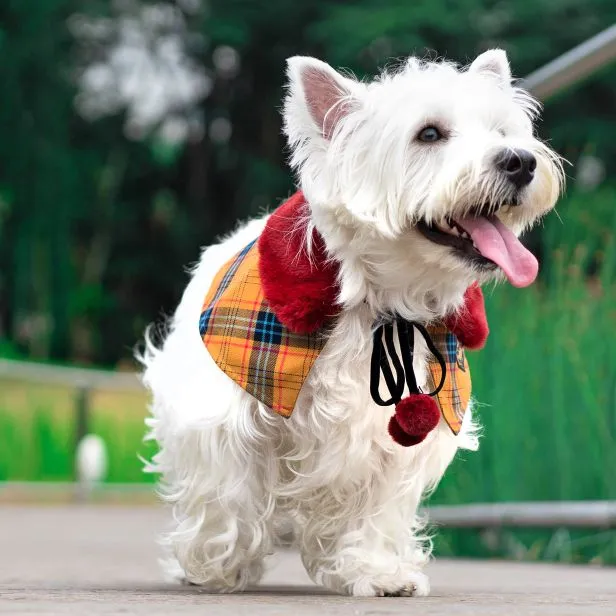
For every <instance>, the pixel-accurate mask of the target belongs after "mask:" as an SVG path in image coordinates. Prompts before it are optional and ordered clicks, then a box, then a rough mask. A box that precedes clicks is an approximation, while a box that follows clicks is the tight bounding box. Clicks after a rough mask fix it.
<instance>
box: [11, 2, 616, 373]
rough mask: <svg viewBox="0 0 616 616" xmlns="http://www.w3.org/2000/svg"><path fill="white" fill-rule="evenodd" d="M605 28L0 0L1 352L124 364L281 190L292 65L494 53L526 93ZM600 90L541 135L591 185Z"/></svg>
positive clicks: (590, 88) (481, 6) (598, 82)
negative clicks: (11, 347)
mask: <svg viewBox="0 0 616 616" xmlns="http://www.w3.org/2000/svg"><path fill="white" fill-rule="evenodd" d="M615 21H616V4H615V3H614V2H613V0H590V1H589V2H587V3H585V4H584V5H583V6H582V5H581V4H580V3H576V2H573V1H572V0H533V1H531V0H519V1H518V2H515V3H513V2H503V1H493V0H491V1H488V0H461V1H459V2H452V1H451V0H431V1H430V2H415V3H411V2H407V1H406V0H387V1H385V2H384V1H383V0H357V1H356V2H353V3H343V2H336V1H334V0H304V1H303V2H301V3H298V2H291V1H290V0H271V1H270V2H267V3H263V2H258V1H257V0H252V1H251V0H209V1H208V2H201V1H200V0H176V1H175V2H171V1H167V2H164V1H162V0H161V1H157V2H138V1H137V0H114V2H111V3H109V2H106V1H105V2H103V1H101V0H19V1H17V0H8V1H7V2H5V3H4V4H3V5H2V6H0V52H1V53H2V57H3V58H10V62H6V61H5V62H2V63H0V83H2V86H3V92H4V97H3V102H2V105H0V127H1V129H2V135H3V139H2V141H1V142H0V338H1V337H2V336H4V337H5V338H7V339H9V340H10V341H12V342H13V343H14V344H15V345H17V346H18V347H19V348H20V349H21V351H22V352H23V353H26V354H29V355H32V356H37V357H52V358H54V359H72V360H80V361H96V362H101V363H106V364H113V363H115V362H117V361H118V360H119V359H120V358H125V357H128V356H130V354H131V348H130V345H131V344H132V342H133V341H135V340H137V339H138V338H139V337H140V336H141V333H142V330H143V328H144V327H145V325H146V324H147V323H148V322H149V321H152V320H157V319H158V318H159V317H160V316H161V315H162V314H164V313H168V312H169V311H171V310H172V309H173V307H174V306H175V305H176V303H177V301H178V299H179V297H180V293H181V291H182V289H183V287H184V285H185V283H186V279H187V277H186V276H182V275H181V271H182V267H184V266H185V265H187V264H190V263H191V262H194V261H195V260H196V259H197V258H198V255H199V248H200V246H202V245H204V244H207V243H208V242H211V241H212V240H213V239H214V238H215V237H216V236H217V235H220V234H223V233H226V232H228V231H229V230H230V229H232V228H233V226H234V225H235V221H236V220H237V219H238V218H244V217H247V216H251V215H255V214H258V213H259V212H260V211H262V209H264V208H266V207H273V206H275V205H276V204H277V202H278V200H279V199H281V198H283V197H285V196H286V195H287V194H288V193H289V192H290V191H291V190H292V188H293V181H292V178H291V177H290V174H289V172H288V169H287V168H286V166H285V155H286V153H285V149H284V142H283V139H282V137H281V134H280V117H279V111H278V110H279V107H280V101H281V98H282V95H283V89H282V88H283V82H284V71H285V59H286V58H287V57H288V56H292V55H295V54H305V55H316V56H319V57H322V58H325V59H327V60H328V61H329V62H330V63H331V64H333V65H334V66H342V67H345V68H349V69H352V70H353V71H355V72H356V73H357V74H358V75H360V76H363V75H366V74H373V73H374V72H375V71H376V70H377V69H378V67H382V66H384V65H385V64H386V63H387V62H388V61H389V58H392V57H393V58H395V57H401V56H405V55H408V54H409V53H416V54H419V55H426V54H428V55H430V56H431V57H434V55H435V54H434V51H431V50H438V52H439V53H440V54H443V55H445V56H447V57H448V58H451V59H454V60H458V61H460V62H462V63H465V62H467V61H469V60H470V59H472V58H473V57H474V56H475V55H476V54H477V53H478V52H480V51H482V50H483V49H485V48H488V47H492V46H502V47H504V48H506V49H507V51H508V52H509V57H510V59H511V62H512V65H513V67H514V69H515V72H516V73H517V74H518V75H524V74H527V73H528V72H530V71H532V70H534V69H535V68H538V67H539V66H541V65H542V64H544V63H545V62H547V61H549V60H551V59H553V58H554V57H555V56H557V55H558V54H560V53H562V52H564V51H567V50H568V49H570V48H571V47H573V46H574V45H576V44H578V43H580V42H582V41H583V40H585V39H587V38H588V37H590V36H592V35H593V34H596V33H597V32H599V31H600V30H602V29H603V28H604V27H606V26H607V25H609V24H610V23H613V22H615ZM615 76H616V72H615V70H614V68H612V69H610V70H607V71H605V72H604V74H602V75H600V76H597V77H595V78H593V79H592V80H590V81H589V83H587V84H586V85H585V87H583V88H578V89H576V90H575V91H574V92H570V93H568V94H567V95H566V96H562V97H561V98H560V99H559V100H556V101H554V102H553V103H550V105H549V107H548V109H547V110H546V114H545V121H544V124H543V126H542V127H541V132H542V135H543V136H544V137H549V138H550V139H551V141H552V142H553V145H554V146H555V147H556V148H557V149H558V150H559V151H561V152H562V153H563V154H564V155H565V156H567V158H569V159H570V160H571V161H573V162H576V161H577V160H578V159H579V158H580V156H582V155H592V157H591V158H590V159H589V158H588V156H587V157H586V158H587V160H592V161H595V167H596V166H597V165H599V166H600V167H601V166H602V167H603V168H602V170H601V172H600V173H599V174H598V175H597V172H595V176H596V177H599V176H601V177H603V176H605V177H608V178H609V177H610V175H613V172H614V166H615V165H616V162H615V161H616V151H615V150H616V141H615V140H614V139H613V138H612V137H613V133H614V115H613V114H614V111H613V110H614V109H615V108H616V86H615V85H614V84H615V83H616V80H615V79H614V77H615ZM586 167H588V168H590V167H592V165H590V167H589V165H588V164H587V165H586ZM591 171H592V169H591ZM589 173H590V172H588V173H586V175H587V176H588V175H589ZM590 175H592V174H590ZM608 192H609V191H608ZM605 194H608V193H605ZM610 194H611V193H610ZM562 215H563V216H564V217H566V206H564V207H563V209H562ZM549 224H551V223H549ZM546 237H555V234H553V233H552V234H547V236H546Z"/></svg>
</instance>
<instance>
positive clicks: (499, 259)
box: [456, 216, 539, 287]
mask: <svg viewBox="0 0 616 616" xmlns="http://www.w3.org/2000/svg"><path fill="white" fill-rule="evenodd" d="M456 222H457V223H458V224H459V225H460V226H461V227H462V228H463V229H464V230H465V231H466V232H467V233H469V234H470V236H471V237H472V238H473V242H474V243H475V248H477V250H478V251H479V252H480V253H481V254H482V255H483V256H484V257H485V258H486V259H490V261H494V263H496V265H498V266H499V267H500V268H501V269H502V270H503V272H505V275H506V276H507V278H508V279H509V282H510V283H511V284H512V285H513V286H514V287H527V286H528V285H530V284H532V283H533V282H534V280H535V278H536V277H537V272H538V270H539V263H538V262H537V259H536V258H535V255H533V254H532V253H531V252H530V251H529V250H528V249H527V248H525V247H524V246H523V245H522V243H521V242H520V240H519V239H518V238H517V237H516V236H515V235H514V233H513V232H512V231H510V230H509V229H508V228H507V227H506V226H505V225H504V224H503V223H502V222H501V221H500V220H499V219H498V218H497V217H496V216H492V217H491V218H485V217H483V216H482V217H480V218H462V219H460V220H457V221H456Z"/></svg>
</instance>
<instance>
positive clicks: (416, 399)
mask: <svg viewBox="0 0 616 616" xmlns="http://www.w3.org/2000/svg"><path fill="white" fill-rule="evenodd" d="M395 417H396V420H397V421H398V424H400V427H401V428H402V430H404V432H406V433H407V434H412V435H419V434H427V433H428V432H430V431H431V430H434V428H436V426H438V422H439V421H440V419H441V412H440V410H439V408H438V405H437V404H436V402H435V401H434V399H433V398H431V397H430V396H428V395H426V394H411V395H410V396H408V397H407V398H403V399H402V400H400V402H398V404H396V415H395Z"/></svg>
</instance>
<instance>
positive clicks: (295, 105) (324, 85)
mask: <svg viewBox="0 0 616 616" xmlns="http://www.w3.org/2000/svg"><path fill="white" fill-rule="evenodd" d="M287 64H288V68H287V75H288V78H289V84H288V95H287V99H286V102H285V109H284V116H285V128H286V131H287V134H289V136H291V134H292V133H295V134H297V133H298V132H299V133H303V135H302V136H303V137H304V138H305V137H311V136H313V137H323V138H324V139H326V140H329V139H331V137H332V135H333V133H334V130H335V129H336V126H337V125H338V123H339V122H340V120H342V119H343V118H344V116H345V115H346V114H347V113H349V112H350V111H351V110H352V109H353V108H354V106H355V105H356V104H357V98H356V95H357V94H358V93H359V90H360V89H361V88H362V87H363V86H362V84H360V83H359V82H357V81H355V80H353V79H349V78H347V77H343V76H342V75H341V74H340V73H338V72H337V71H335V70H334V69H333V68H332V67H331V66H329V64H326V63H325V62H321V61H320V60H317V59H316V58H308V57H301V56H296V57H293V58H289V59H288V60H287Z"/></svg>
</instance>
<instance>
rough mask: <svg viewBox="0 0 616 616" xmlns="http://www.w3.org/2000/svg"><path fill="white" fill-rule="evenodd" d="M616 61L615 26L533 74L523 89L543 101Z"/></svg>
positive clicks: (525, 80)
mask: <svg viewBox="0 0 616 616" xmlns="http://www.w3.org/2000/svg"><path fill="white" fill-rule="evenodd" d="M614 60H616V24H614V25H612V26H610V27H609V28H607V29H605V30H603V32H600V33H599V34H597V35H596V36H593V37H592V38H591V39H588V40H587V41H586V42H584V43H582V44H581V45H578V46H577V47H574V48H573V49H572V50H571V51H568V52H567V53H564V54H563V55H562V56H559V57H558V58H556V59H555V60H552V62H549V63H548V64H546V65H545V66H543V67H542V68H540V69H538V70H536V71H535V72H534V73H531V74H530V75H529V76H528V77H526V79H524V80H523V81H522V84H521V85H522V86H523V87H524V88H526V89H527V90H529V91H530V92H532V93H533V95H534V96H536V97H537V98H540V99H542V100H544V101H545V100H547V99H549V98H551V97H553V96H555V95H557V94H559V93H560V92H562V91H563V90H565V89H566V88H568V87H570V86H572V85H574V84H576V83H579V82H580V81H582V80H583V79H586V78H587V77H590V76H591V75H592V74H593V73H596V72H597V71H598V70H600V69H602V68H603V67H604V66H607V65H608V64H609V63H611V62H613V61H614Z"/></svg>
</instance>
